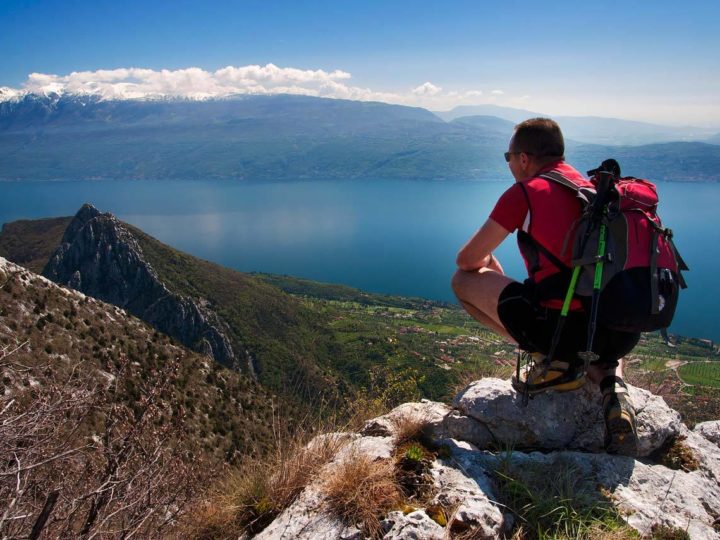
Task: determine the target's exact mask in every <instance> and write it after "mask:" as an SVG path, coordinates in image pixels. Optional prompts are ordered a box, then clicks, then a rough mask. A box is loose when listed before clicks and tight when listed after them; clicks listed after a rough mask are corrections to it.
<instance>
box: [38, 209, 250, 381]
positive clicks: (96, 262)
mask: <svg viewBox="0 0 720 540" xmlns="http://www.w3.org/2000/svg"><path fill="white" fill-rule="evenodd" d="M43 275H44V276H45V277H47V278H49V279H51V280H53V281H55V282H56V283H59V284H61V285H65V286H68V287H71V288H73V289H76V290H78V291H81V292H83V293H85V294H87V295H89V296H92V297H95V298H98V299H100V300H103V301H105V302H108V303H110V304H114V305H116V306H118V307H120V308H122V309H124V310H126V311H128V312H130V313H132V314H133V315H135V316H136V317H138V318H140V319H142V320H144V321H146V322H148V323H149V324H151V325H152V326H154V327H155V328H157V329H158V330H159V331H161V332H163V333H165V334H168V335H170V336H172V337H173V338H175V339H177V340H178V341H179V342H180V343H182V344H183V345H185V346H187V347H189V348H191V349H193V350H195V351H198V352H201V353H204V354H207V355H209V356H212V357H213V358H215V359H216V360H217V361H218V362H221V363H223V364H225V365H227V366H233V367H237V365H238V363H239V359H238V358H236V355H235V354H234V352H233V349H232V347H231V345H230V340H229V339H228V337H227V336H226V334H225V332H224V331H223V327H222V323H221V322H220V321H219V319H218V318H217V317H216V316H215V314H214V313H213V312H212V311H211V310H210V309H208V308H207V307H205V306H203V305H202V303H201V302H196V301H193V300H192V299H190V298H187V297H185V296H182V295H180V294H176V293H173V292H172V291H170V290H168V288H167V287H166V286H165V285H164V284H163V283H162V281H161V280H160V279H159V278H158V275H157V273H156V272H155V270H154V269H153V268H152V266H151V265H150V264H149V263H148V262H147V260H145V258H144V257H143V252H142V249H141V247H140V245H139V243H138V241H137V240H136V239H135V237H134V236H133V235H132V233H131V232H130V231H128V230H127V228H126V227H125V226H124V225H123V224H122V223H121V222H120V221H119V220H117V219H116V218H115V217H114V216H113V215H111V214H102V213H100V212H99V211H98V210H97V209H96V208H95V207H93V206H92V205H89V204H86V205H84V206H83V207H82V208H81V209H80V211H79V212H78V213H77V214H76V216H75V218H74V219H73V220H72V221H71V222H70V224H69V225H68V227H67V229H66V231H65V234H64V236H63V239H62V243H61V244H60V246H59V247H58V248H57V250H56V251H55V253H54V254H53V255H52V257H51V258H50V260H49V261H48V263H47V265H46V266H45V269H44V270H43Z"/></svg>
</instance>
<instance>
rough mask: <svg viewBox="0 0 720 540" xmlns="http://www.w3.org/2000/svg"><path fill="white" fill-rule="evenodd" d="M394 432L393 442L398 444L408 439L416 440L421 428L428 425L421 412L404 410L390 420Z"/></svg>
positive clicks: (421, 431) (420, 434)
mask: <svg viewBox="0 0 720 540" xmlns="http://www.w3.org/2000/svg"><path fill="white" fill-rule="evenodd" d="M391 423H392V425H393V432H394V434H395V444H396V445H398V446H400V445H401V444H403V443H406V442H408V441H418V440H420V439H421V437H422V435H423V430H424V429H425V427H426V426H427V425H428V419H427V418H426V417H425V415H423V414H413V413H411V412H406V413H404V414H398V415H396V416H394V417H393V418H392V420H391Z"/></svg>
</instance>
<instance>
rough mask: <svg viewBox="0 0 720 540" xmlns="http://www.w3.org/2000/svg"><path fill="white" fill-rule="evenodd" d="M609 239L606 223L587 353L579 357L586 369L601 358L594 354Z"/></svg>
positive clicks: (603, 228)
mask: <svg viewBox="0 0 720 540" xmlns="http://www.w3.org/2000/svg"><path fill="white" fill-rule="evenodd" d="M606 239H607V226H606V225H605V223H601V224H600V234H599V238H598V253H597V262H596V263H595V277H594V279H593V293H592V303H591V308H590V326H589V328H588V339H587V348H586V350H585V351H582V352H579V353H578V356H579V357H580V358H581V359H582V360H583V361H584V362H585V369H586V370H587V368H588V365H589V364H590V363H591V362H595V361H596V360H597V359H598V358H599V357H598V355H597V354H596V353H594V352H593V350H592V349H593V341H595V330H596V329H597V314H598V308H599V306H600V289H601V288H602V275H603V266H604V264H605V250H606Z"/></svg>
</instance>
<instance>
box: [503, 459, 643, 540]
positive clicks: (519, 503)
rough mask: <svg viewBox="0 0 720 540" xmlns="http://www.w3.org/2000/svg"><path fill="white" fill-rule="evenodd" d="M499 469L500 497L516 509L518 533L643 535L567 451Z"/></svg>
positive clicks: (522, 535) (562, 536)
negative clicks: (552, 458) (565, 454)
mask: <svg viewBox="0 0 720 540" xmlns="http://www.w3.org/2000/svg"><path fill="white" fill-rule="evenodd" d="M511 463H512V462H511V461H510V460H503V461H501V462H500V466H499V467H498V469H497V470H496V472H495V474H496V477H497V479H498V484H499V488H500V502H501V503H503V504H505V505H507V508H508V509H509V510H510V511H512V512H513V514H515V516H516V517H517V519H518V525H517V529H516V532H515V534H514V535H513V538H520V539H550V538H554V539H576V538H587V539H589V538H609V537H611V538H616V539H618V540H620V539H631V538H638V535H637V533H636V532H635V531H634V530H633V529H632V528H630V527H629V526H628V525H627V524H626V523H625V522H624V521H623V519H622V517H621V516H620V514H619V513H618V511H617V509H616V508H615V507H614V506H613V504H612V502H611V501H610V499H609V494H608V493H606V492H604V490H603V489H602V488H599V487H598V486H596V485H595V484H594V482H592V481H591V480H589V479H588V476H587V474H585V472H584V471H582V470H580V469H578V467H577V466H576V465H574V464H572V463H571V462H569V461H564V458H563V457H562V456H559V457H557V458H556V459H555V461H554V462H553V463H550V464H548V463H537V462H528V463H524V464H522V465H521V466H520V465H514V466H513V465H512V464H511Z"/></svg>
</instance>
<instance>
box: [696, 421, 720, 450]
mask: <svg viewBox="0 0 720 540" xmlns="http://www.w3.org/2000/svg"><path fill="white" fill-rule="evenodd" d="M693 431H694V432H695V433H697V434H699V435H702V436H703V437H705V438H706V439H707V440H708V441H710V442H712V443H715V444H716V445H717V446H720V420H712V421H710V422H701V423H699V424H697V425H696V426H695V428H694V429H693Z"/></svg>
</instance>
